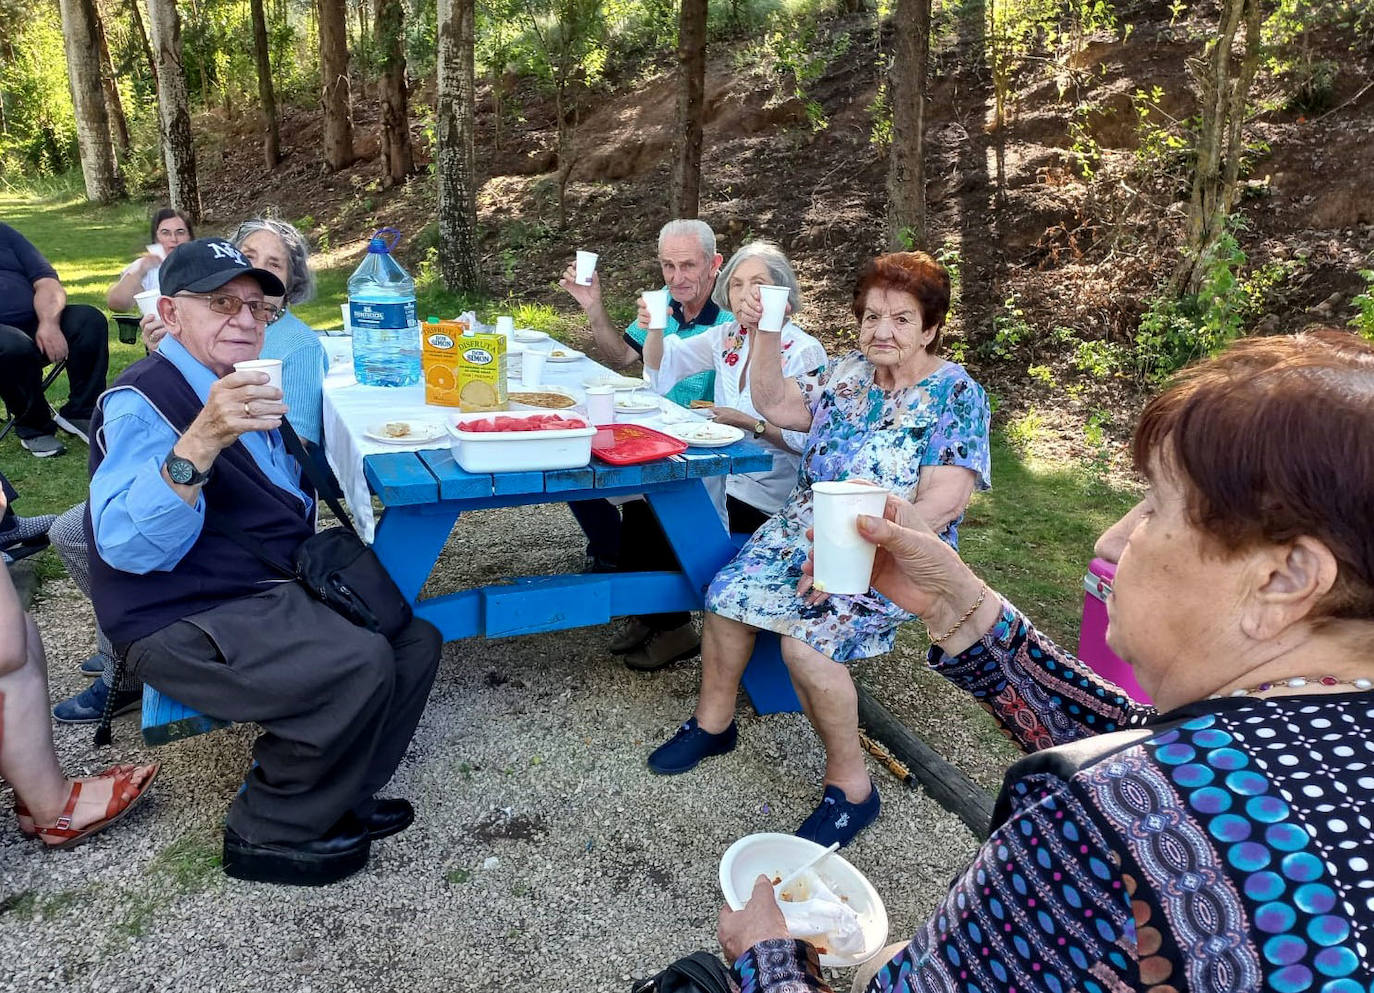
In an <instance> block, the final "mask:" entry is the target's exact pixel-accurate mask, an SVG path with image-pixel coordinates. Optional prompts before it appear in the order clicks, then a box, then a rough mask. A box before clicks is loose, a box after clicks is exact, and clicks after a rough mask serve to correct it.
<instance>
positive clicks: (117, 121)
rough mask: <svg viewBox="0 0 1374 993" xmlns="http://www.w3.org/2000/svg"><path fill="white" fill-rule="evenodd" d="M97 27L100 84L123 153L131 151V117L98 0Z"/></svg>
mask: <svg viewBox="0 0 1374 993" xmlns="http://www.w3.org/2000/svg"><path fill="white" fill-rule="evenodd" d="M94 8H95V27H96V36H97V38H98V39H99V42H100V85H101V87H102V88H103V89H104V90H105V109H106V111H107V112H108V113H109V115H110V124H111V125H112V126H113V128H114V140H115V144H116V145H117V146H118V147H119V151H120V152H121V153H122V154H125V155H127V154H128V152H129V119H128V118H127V117H125V116H124V101H123V100H121V99H120V98H119V87H118V86H117V85H116V84H115V77H114V60H113V59H111V58H110V43H109V39H107V38H106V37H105V13H104V11H102V10H101V9H100V3H99V0H96V3H95V5H94Z"/></svg>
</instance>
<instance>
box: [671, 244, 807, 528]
mask: <svg viewBox="0 0 1374 993" xmlns="http://www.w3.org/2000/svg"><path fill="white" fill-rule="evenodd" d="M761 286H763V287H767V288H768V289H778V290H781V292H782V297H783V301H784V307H790V309H791V311H792V312H793V313H795V312H796V311H797V310H798V309H800V307H801V290H800V288H799V287H798V285H797V276H796V273H795V272H793V270H792V265H791V263H790V262H788V261H787V256H785V255H784V254H783V253H782V249H780V248H778V246H777V245H774V244H771V243H769V242H766V241H754V242H750V243H749V244H747V245H745V246H743V247H742V248H740V249H739V251H737V252H735V254H734V255H732V256H731V257H730V261H729V262H727V263H725V267H724V268H723V269H721V271H720V276H719V277H718V278H717V279H716V288H715V290H714V292H713V293H712V295H711V298H712V299H713V300H714V301H715V302H716V304H717V305H718V306H719V307H720V308H721V309H723V310H729V311H731V312H737V311H738V309H739V308H740V307H742V306H744V305H745V303H746V299H747V298H749V297H751V296H752V295H753V294H754V292H755V291H756V290H758V288H759V287H761ZM666 294H667V291H666V290H655V291H652V292H650V293H646V294H644V301H645V304H646V306H647V307H648V310H649V331H648V334H647V335H646V336H645V339H644V369H645V371H646V372H648V374H649V383H650V384H651V385H652V386H653V388H654V389H655V390H656V391H657V392H658V393H661V394H664V395H667V394H668V393H669V392H671V391H672V389H673V387H675V386H676V385H677V384H678V383H680V382H682V381H683V380H684V379H688V378H690V377H692V376H696V375H697V374H699V373H702V372H707V371H711V370H714V371H715V374H716V403H715V407H714V408H713V410H712V414H713V416H714V418H715V420H717V421H719V422H721V423H722V424H729V425H731V426H732V427H737V428H740V429H742V430H744V431H746V432H748V433H749V434H752V435H753V436H754V438H755V440H757V441H758V442H760V443H761V444H763V445H764V446H765V447H767V448H768V450H769V451H770V452H771V453H772V455H773V467H772V468H771V469H769V470H767V471H766V472H751V473H746V474H742V475H736V476H730V477H728V478H727V479H726V480H725V488H724V492H723V493H721V494H719V495H718V499H719V500H720V502H722V503H723V504H724V510H725V512H726V516H727V517H728V519H729V524H730V530H731V531H733V532H736V533H739V532H748V533H751V534H752V533H753V532H754V531H756V530H758V528H759V526H760V525H762V524H763V522H764V521H766V520H767V519H768V518H769V517H770V516H771V515H773V514H776V513H777V512H778V511H779V510H781V509H782V507H783V505H784V504H785V503H786V502H787V497H788V494H789V493H791V492H792V488H793V487H794V486H796V483H797V469H798V467H799V466H800V464H801V455H800V453H801V452H802V450H803V449H804V448H805V446H806V432H805V431H784V430H783V429H782V428H780V427H778V426H777V425H776V424H770V423H769V422H768V419H767V418H765V417H764V416H763V415H761V414H760V413H759V411H758V409H757V408H756V407H755V406H754V402H753V399H752V397H751V392H750V386H749V375H750V368H751V366H752V365H753V360H754V349H753V348H752V347H751V346H752V344H753V342H754V340H755V338H756V337H757V336H756V335H754V334H752V333H751V332H752V330H753V329H752V328H748V327H745V326H743V325H742V324H740V322H739V321H735V320H732V321H729V322H728V323H725V324H718V325H716V326H715V327H713V328H711V329H709V330H707V331H704V332H702V333H701V334H699V335H697V336H696V337H695V338H681V337H678V336H668V337H665V336H664V334H663V331H662V328H664V327H665V326H666V317H667V303H666V300H664V299H662V298H663V297H665V296H666ZM655 297H657V298H659V299H654V298H655ZM779 313H780V315H781V311H780V312H779ZM656 318H657V320H656ZM778 326H779V327H780V328H782V363H783V369H782V373H783V375H784V376H788V377H791V378H805V379H808V380H810V381H815V380H816V379H818V377H819V376H820V374H821V370H822V369H823V368H824V367H825V347H824V346H823V345H822V344H821V343H820V342H819V341H817V340H816V339H815V338H813V337H811V335H809V334H807V333H806V332H805V331H803V330H802V329H801V328H799V327H797V325H795V324H793V323H792V322H791V321H788V322H787V324H786V326H785V327H783V326H782V324H781V322H780V323H779V325H778ZM716 478H719V477H716ZM713 495H714V494H713Z"/></svg>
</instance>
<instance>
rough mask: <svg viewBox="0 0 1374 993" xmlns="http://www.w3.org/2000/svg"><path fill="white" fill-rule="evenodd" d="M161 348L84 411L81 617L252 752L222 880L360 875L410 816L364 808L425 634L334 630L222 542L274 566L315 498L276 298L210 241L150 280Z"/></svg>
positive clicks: (288, 587)
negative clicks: (87, 603) (253, 735)
mask: <svg viewBox="0 0 1374 993" xmlns="http://www.w3.org/2000/svg"><path fill="white" fill-rule="evenodd" d="M161 282H162V286H161V289H162V292H163V296H162V298H161V299H160V300H159V301H158V316H159V317H161V319H162V320H163V322H164V323H165V324H166V325H167V329H168V330H167V336H166V337H165V338H164V339H163V341H162V343H161V344H160V345H159V346H158V350H157V352H156V353H155V354H153V355H150V356H148V357H147V358H146V359H143V360H142V361H140V362H137V363H135V364H134V365H132V366H130V367H129V369H128V370H127V371H126V372H125V373H124V374H123V375H122V376H120V377H119V379H118V381H116V383H115V385H114V386H113V387H112V388H111V389H110V391H109V392H108V393H106V394H105V395H104V396H103V397H102V398H101V400H100V403H99V405H98V406H97V408H96V411H95V422H94V425H95V430H96V434H95V436H94V437H95V438H96V444H95V445H94V446H92V450H91V491H90V500H89V510H88V516H87V519H86V526H87V528H88V535H87V537H88V542H87V544H88V546H89V547H90V548H91V549H92V550H94V551H95V552H96V553H98V554H95V555H92V556H91V557H90V569H91V592H92V600H93V601H94V603H95V609H96V616H97V618H98V619H99V621H100V626H101V628H102V629H103V630H104V631H105V633H106V634H107V635H108V636H109V639H110V641H111V643H112V644H113V646H114V648H115V651H116V653H117V654H118V655H120V656H122V657H123V658H124V659H125V660H126V663H127V665H128V667H129V669H130V671H132V672H133V674H134V676H135V677H137V678H139V679H142V680H143V681H144V682H146V683H147V684H148V685H149V686H152V687H154V688H155V689H157V690H158V691H159V692H162V693H166V694H167V695H169V696H171V697H172V698H174V699H176V700H179V701H181V702H182V703H184V704H186V705H188V706H191V707H194V708H195V709H197V710H199V711H201V712H202V713H205V714H209V715H212V716H214V717H219V718H223V719H225V720H230V721H235V722H239V723H249V722H251V723H255V724H258V725H260V726H261V727H262V729H263V735H262V737H260V738H259V739H258V741H257V742H256V744H255V745H254V748H253V757H254V759H255V760H256V764H255V765H254V767H253V769H252V771H251V772H250V773H249V774H248V781H247V783H246V784H245V785H244V788H243V789H242V790H241V791H240V792H239V794H238V795H237V796H236V797H235V799H234V801H233V803H232V804H231V805H230V808H229V815H228V817H227V818H226V823H225V831H224V863H223V864H224V871H225V872H226V873H227V874H229V875H231V876H235V877H237V878H240V879H253V880H259V881H264V882H276V883H285V884H303V885H321V884H326V883H331V882H334V881H336V880H338V879H342V878H343V877H345V876H347V875H349V874H351V873H353V872H356V871H358V870H359V869H361V868H362V867H363V866H364V865H366V863H367V860H368V856H369V852H370V844H371V842H372V841H374V840H377V839H379V838H384V837H386V836H388V835H391V834H395V833H396V832H398V831H402V830H404V829H405V828H407V827H408V826H409V825H410V824H411V822H412V821H413V820H414V816H415V813H414V810H413V809H412V808H411V805H410V803H409V802H407V801H406V800H403V799H382V798H379V797H378V796H377V792H378V791H379V790H380V789H381V788H382V787H383V786H385V785H386V784H387V782H388V781H389V780H390V779H391V777H392V774H393V773H394V772H395V771H396V767H397V766H398V765H399V764H400V761H401V758H402V757H403V756H404V754H405V751H406V748H407V747H408V746H409V744H410V739H411V736H412V735H413V734H414V733H415V728H416V725H417V724H418V723H419V721H420V716H421V714H422V713H423V712H424V707H425V701H426V700H427V699H428V697H429V690H430V687H431V686H432V685H433V683H434V675H435V672H436V670H437V667H438V664H439V650H440V646H441V639H440V637H439V632H438V631H437V630H435V628H434V626H433V625H431V624H429V623H428V622H426V621H423V620H420V619H418V618H417V619H414V620H412V621H411V622H410V623H409V624H408V625H407V626H406V627H405V628H403V629H402V630H401V631H399V632H398V633H396V634H395V635H394V636H393V637H390V638H388V637H386V636H384V635H382V634H378V633H375V632H372V631H369V630H367V629H365V628H363V627H360V626H358V625H355V624H353V623H352V622H351V621H349V620H348V619H346V618H345V617H343V616H341V615H340V614H338V613H335V612H334V611H333V610H332V609H330V608H329V607H328V606H326V605H325V604H323V603H321V602H320V601H319V600H317V599H315V598H313V597H312V596H311V595H310V594H309V593H308V592H307V591H306V589H305V587H304V586H302V585H301V584H300V583H297V582H293V581H289V580H283V579H282V577H281V575H280V574H279V573H278V572H276V571H274V570H273V569H271V568H270V567H268V566H267V565H266V564H265V563H264V562H262V561H261V560H260V558H259V557H258V556H257V555H254V554H252V553H250V552H249V550H248V549H246V548H244V547H242V545H241V544H239V543H238V542H237V541H235V540H232V539H231V538H230V537H229V535H230V534H233V533H235V532H242V533H243V534H244V535H246V536H247V538H248V539H250V540H251V541H253V542H256V543H258V544H260V545H261V550H262V554H263V555H265V556H267V557H268V558H269V559H272V560H275V561H278V562H289V561H291V560H292V556H293V554H294V553H295V551H296V549H298V548H299V547H300V545H301V543H302V542H304V541H305V540H306V539H307V538H309V537H310V536H311V535H313V534H314V532H315V499H314V493H313V491H312V489H311V487H310V485H309V482H308V481H307V480H304V479H302V475H301V468H300V464H299V463H298V462H297V461H296V460H295V458H294V457H293V456H292V455H291V454H290V453H289V451H288V450H287V449H286V448H285V446H284V442H283V439H282V437H281V435H280V434H279V433H278V430H277V429H278V428H279V427H281V426H282V417H283V414H284V413H285V411H286V405H285V404H283V403H282V392H281V390H280V389H278V388H276V387H274V386H271V385H269V384H268V379H267V375H266V374H265V373H261V372H246V371H245V372H236V371H235V369H234V365H235V363H241V362H244V361H247V360H250V359H255V358H257V357H258V355H259V354H260V352H261V351H262V347H263V339H264V336H265V333H266V329H267V325H268V324H269V323H270V322H271V321H272V320H273V319H275V317H276V316H277V314H278V313H279V311H278V309H277V306H276V305H275V304H274V303H272V302H270V300H268V299H267V298H269V297H272V298H275V297H281V296H282V295H284V293H285V287H284V286H283V285H282V283H281V280H280V279H278V278H277V276H275V275H274V274H273V273H271V272H269V271H267V270H266V269H258V268H255V267H253V266H252V265H251V264H250V263H249V262H248V260H247V259H246V258H245V256H244V255H243V253H242V252H240V251H239V250H238V249H237V248H235V247H234V246H233V245H232V244H230V243H229V242H227V241H223V240H221V239H217V238H206V239H202V240H200V241H191V242H187V243H186V244H184V245H181V246H179V247H178V248H176V249H175V250H174V251H173V252H172V253H171V255H170V256H168V258H167V261H166V262H164V263H163V264H162V269H161Z"/></svg>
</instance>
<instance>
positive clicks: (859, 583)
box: [811, 482, 887, 594]
mask: <svg viewBox="0 0 1374 993" xmlns="http://www.w3.org/2000/svg"><path fill="white" fill-rule="evenodd" d="M811 501H812V507H813V510H814V513H815V516H814V519H813V522H812V526H813V527H814V528H815V530H816V537H815V544H814V546H813V548H812V558H813V559H814V562H813V566H814V569H815V572H814V574H813V575H812V581H813V584H814V585H815V587H816V589H818V590H820V591H821V592H823V593H850V594H853V593H867V592H868V587H869V580H870V579H871V578H872V576H873V555H874V553H875V552H876V551H877V546H876V545H872V544H870V543H869V542H867V541H864V539H863V536H862V535H861V534H859V529H858V527H857V525H856V521H857V520H858V517H859V515H860V514H869V515H871V516H873V517H881V516H883V505H884V504H886V503H887V490H885V489H883V488H882V487H881V486H868V485H865V484H864V483H852V482H840V483H830V482H827V483H814V484H812V486H811Z"/></svg>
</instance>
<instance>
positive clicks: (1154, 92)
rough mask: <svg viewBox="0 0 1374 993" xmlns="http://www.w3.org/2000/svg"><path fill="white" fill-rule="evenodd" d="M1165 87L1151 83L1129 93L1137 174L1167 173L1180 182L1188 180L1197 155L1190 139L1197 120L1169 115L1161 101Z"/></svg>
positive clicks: (1161, 176)
mask: <svg viewBox="0 0 1374 993" xmlns="http://www.w3.org/2000/svg"><path fill="white" fill-rule="evenodd" d="M1163 100H1164V88H1163V87H1162V86H1152V87H1151V88H1150V89H1149V90H1148V91H1147V90H1136V91H1135V93H1133V94H1131V109H1132V110H1133V111H1135V136H1136V148H1135V159H1136V174H1137V176H1141V177H1153V178H1163V177H1169V178H1170V179H1171V180H1172V181H1174V182H1176V183H1177V184H1179V185H1185V184H1187V183H1188V181H1189V178H1190V176H1191V169H1192V163H1193V160H1194V158H1195V157H1196V153H1195V152H1194V147H1195V146H1194V141H1193V139H1194V138H1195V136H1196V133H1197V127H1198V121H1197V119H1196V118H1191V119H1189V120H1188V121H1177V120H1175V119H1174V118H1172V117H1169V116H1168V115H1167V114H1166V113H1165V112H1164V110H1163V108H1162V106H1161V104H1162V102H1163Z"/></svg>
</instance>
